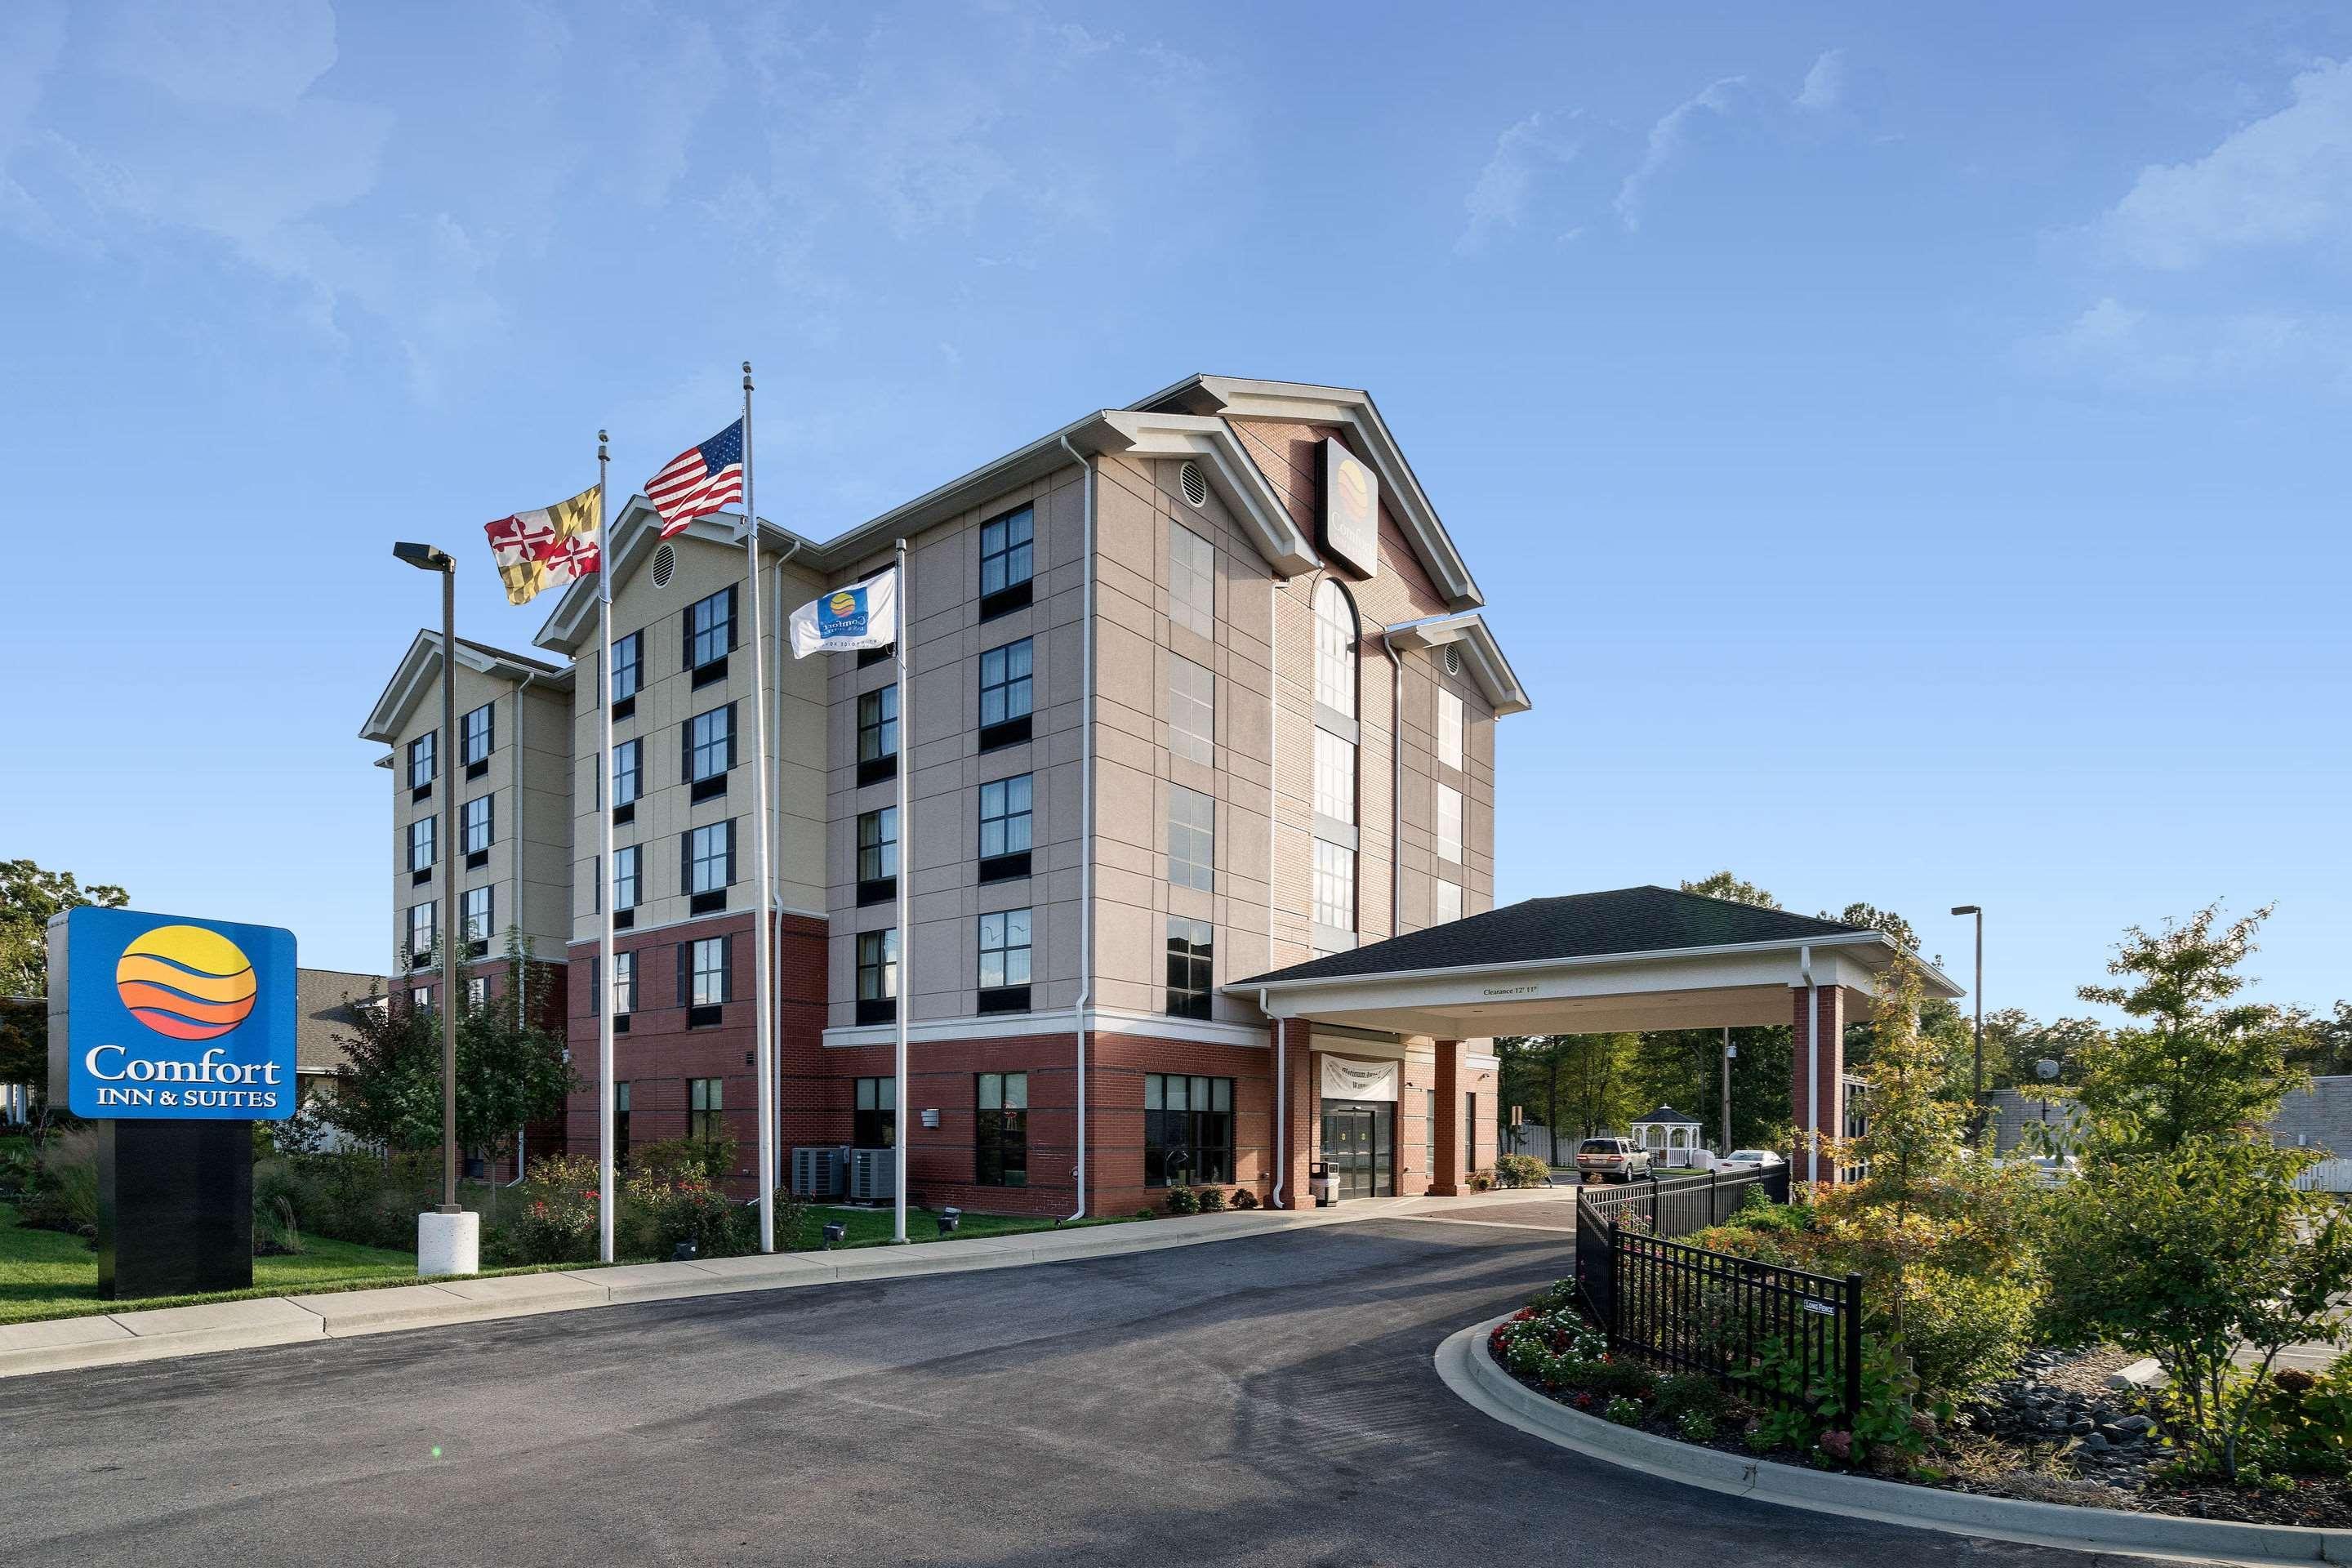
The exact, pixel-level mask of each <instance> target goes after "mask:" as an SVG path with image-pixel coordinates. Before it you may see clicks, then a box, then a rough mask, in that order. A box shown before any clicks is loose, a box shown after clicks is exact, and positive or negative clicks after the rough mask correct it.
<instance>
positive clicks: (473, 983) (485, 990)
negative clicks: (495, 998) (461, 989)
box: [466, 974, 490, 1007]
mask: <svg viewBox="0 0 2352 1568" xmlns="http://www.w3.org/2000/svg"><path fill="white" fill-rule="evenodd" d="M489 1000H490V977H489V976H488V975H487V974H477V975H474V976H472V977H471V978H469V979H467V982H466V1005H467V1006H468V1007H484V1006H488V1005H489Z"/></svg>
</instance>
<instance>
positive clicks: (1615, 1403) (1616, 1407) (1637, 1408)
mask: <svg viewBox="0 0 2352 1568" xmlns="http://www.w3.org/2000/svg"><path fill="white" fill-rule="evenodd" d="M1601 1416H1602V1418H1603V1419H1604V1420H1609V1421H1614V1422H1615V1423H1616V1424H1617V1425H1618V1426H1640V1425H1641V1424H1642V1406H1641V1404H1640V1402H1639V1401H1637V1400H1632V1399H1628V1398H1626V1397H1625V1396H1624V1395H1622V1394H1620V1395H1618V1396H1617V1397H1616V1398H1614V1399H1612V1400H1611V1401H1610V1402H1609V1403H1608V1404H1606V1405H1602V1406H1601Z"/></svg>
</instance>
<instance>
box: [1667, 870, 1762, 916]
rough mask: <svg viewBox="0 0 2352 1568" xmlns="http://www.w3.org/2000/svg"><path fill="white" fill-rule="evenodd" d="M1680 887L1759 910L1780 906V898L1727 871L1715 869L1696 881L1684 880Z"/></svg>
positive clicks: (1687, 891) (1687, 890)
mask: <svg viewBox="0 0 2352 1568" xmlns="http://www.w3.org/2000/svg"><path fill="white" fill-rule="evenodd" d="M1682 888H1683V891H1684V892H1685V893H1697V894H1700V895H1702V896H1703V897H1706V898H1710V899H1727V900H1730V901H1731V902H1733V903H1735V904H1748V905H1752V906H1753V907H1755V908H1757V909H1759V910H1777V909H1779V908H1780V900H1778V899H1776V898H1774V897H1773V896H1772V895H1771V894H1769V893H1768V892H1766V891H1765V890H1764V889H1761V888H1759V887H1758V886H1757V885H1756V884H1755V883H1753V882H1745V881H1742V880H1740V879H1738V877H1735V876H1733V875H1732V874H1731V873H1730V872H1728V871H1717V872H1716V873H1715V874H1714V875H1712V876H1708V877H1701V878H1700V879H1698V880H1697V881H1696V882H1685V883H1684V884H1683V885H1682Z"/></svg>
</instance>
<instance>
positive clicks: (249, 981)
mask: <svg viewBox="0 0 2352 1568" xmlns="http://www.w3.org/2000/svg"><path fill="white" fill-rule="evenodd" d="M48 937H49V1092H50V1094H51V1096H52V1097H55V1096H57V1095H58V1094H59V1093H60V1092H62V1093H63V1095H64V1096H65V1099H66V1101H67V1103H68V1106H70V1107H71V1109H72V1110H73V1113H74V1114H75V1115H76V1116H84V1117H117V1118H124V1119H137V1120H164V1119H184V1120H198V1121H284V1120H285V1119H286V1118H288V1117H289V1116H291V1115H293V1114H294V1016H295V1007H294V933H293V932H292V931H281V930H279V929H278V927H276V926H248V925H233V924H229V923H226V922H225V921H201V920H189V919H184V918H183V917H180V916H176V915H155V914H144V913H141V912H140V911H138V910H101V909H92V908H82V909H74V910H67V911H66V912H65V913H63V914H61V915H58V916H57V917H56V918H54V919H52V920H51V921H49V930H48Z"/></svg>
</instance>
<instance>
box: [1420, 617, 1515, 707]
mask: <svg viewBox="0 0 2352 1568" xmlns="http://www.w3.org/2000/svg"><path fill="white" fill-rule="evenodd" d="M1386 635H1387V637H1388V641H1389V645H1390V646H1391V647H1399V648H1416V647H1446V646H1448V645H1452V646H1454V647H1459V648H1460V649H1462V657H1463V659H1464V662H1465V663H1466V664H1468V665H1469V667H1470V674H1471V677H1472V679H1475V680H1476V681H1477V682H1478V689H1479V690H1481V691H1483V692H1485V693H1486V701H1487V703H1488V705H1489V706H1491V707H1492V708H1493V709H1494V710H1495V716H1496V718H1498V719H1499V718H1502V717H1503V716H1504V715H1506V714H1509V713H1524V712H1526V711H1527V710H1528V709H1530V708H1532V707H1534V706H1535V704H1534V702H1533V701H1531V700H1529V699H1528V693H1527V689H1526V688H1525V687H1522V686H1521V685H1520V684H1519V678H1518V677H1517V675H1516V674H1514V673H1513V672H1512V669H1511V661H1510V660H1509V659H1507V658H1504V657H1503V645H1502V644H1500V643H1498V642H1496V640H1495V634H1494V633H1493V632H1492V631H1491V630H1489V629H1488V628H1487V626H1486V616H1482V615H1480V614H1479V613H1478V612H1477V611H1475V610H1468V611H1465V612H1463V613H1461V614H1459V615H1452V616H1431V617H1430V618H1429V619H1427V620H1423V621H1407V622H1405V623H1404V624H1402V626H1391V627H1389V628H1388V631H1387V634H1386Z"/></svg>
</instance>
